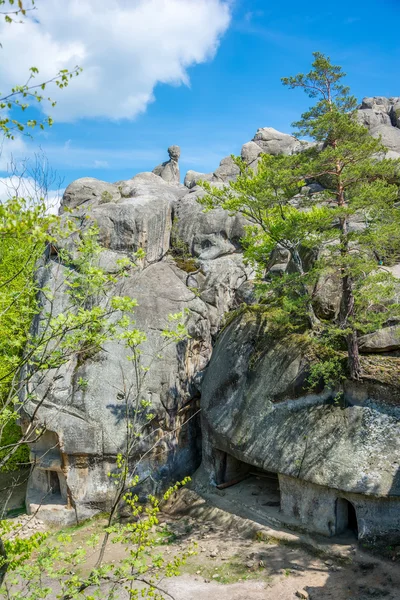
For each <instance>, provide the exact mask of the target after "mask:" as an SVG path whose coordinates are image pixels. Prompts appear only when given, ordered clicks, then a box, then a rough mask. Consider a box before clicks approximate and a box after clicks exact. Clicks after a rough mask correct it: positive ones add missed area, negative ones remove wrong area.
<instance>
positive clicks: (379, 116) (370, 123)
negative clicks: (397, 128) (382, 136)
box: [357, 108, 392, 129]
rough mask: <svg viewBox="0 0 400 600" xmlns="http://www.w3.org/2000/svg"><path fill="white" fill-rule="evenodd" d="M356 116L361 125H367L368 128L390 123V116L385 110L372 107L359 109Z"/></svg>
mask: <svg viewBox="0 0 400 600" xmlns="http://www.w3.org/2000/svg"><path fill="white" fill-rule="evenodd" d="M357 118H358V121H359V122H360V123H361V125H364V126H365V127H368V129H373V128H374V127H378V126H380V125H391V124H392V122H391V119H390V116H389V115H388V114H387V113H386V112H382V111H380V110H374V109H372V108H366V109H364V110H359V111H358V113H357Z"/></svg>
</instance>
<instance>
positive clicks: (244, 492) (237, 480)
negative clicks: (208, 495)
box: [216, 450, 281, 513]
mask: <svg viewBox="0 0 400 600" xmlns="http://www.w3.org/2000/svg"><path fill="white" fill-rule="evenodd" d="M216 459H217V462H218V463H219V469H218V477H217V482H216V483H217V488H218V489H219V490H224V494H225V498H226V499H227V500H228V501H232V502H233V503H235V504H239V505H240V506H241V507H242V508H244V509H249V510H251V511H256V512H257V513H262V512H265V511H266V510H275V511H277V510H278V511H279V510H280V506H281V494H280V488H279V479H278V473H275V472H272V471H265V470H264V469H261V468H259V467H255V466H253V465H251V464H249V463H246V462H243V461H241V460H239V459H237V458H235V457H234V456H232V455H230V454H228V453H226V452H222V451H219V450H217V451H216Z"/></svg>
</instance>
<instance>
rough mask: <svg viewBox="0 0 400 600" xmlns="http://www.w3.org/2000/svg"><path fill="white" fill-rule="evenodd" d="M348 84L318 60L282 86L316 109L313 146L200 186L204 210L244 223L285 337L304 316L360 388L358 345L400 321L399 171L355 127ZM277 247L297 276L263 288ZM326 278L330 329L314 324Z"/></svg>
mask: <svg viewBox="0 0 400 600" xmlns="http://www.w3.org/2000/svg"><path fill="white" fill-rule="evenodd" d="M343 77H344V73H343V72H342V70H341V68H340V67H338V66H334V65H332V64H331V62H330V60H329V58H327V57H325V56H324V55H322V54H320V53H315V54H314V62H313V64H312V69H311V71H310V72H309V73H308V74H306V75H303V74H300V75H297V76H295V77H289V78H284V79H283V83H284V84H285V85H287V86H289V87H291V88H297V87H300V88H303V89H304V90H305V92H306V93H308V95H309V96H310V97H311V98H315V99H316V104H315V105H314V106H313V107H312V108H310V110H309V111H307V112H305V113H304V114H303V115H302V117H301V120H300V121H299V122H298V123H295V126H296V127H297V129H298V131H299V134H300V135H306V136H308V137H309V138H311V140H312V141H314V142H315V143H314V144H309V145H308V147H306V148H305V149H303V150H302V151H301V152H299V153H298V154H295V155H293V156H288V157H286V156H269V155H268V156H267V155H264V156H262V157H261V158H260V160H259V162H258V165H257V168H256V170H255V172H253V170H252V169H250V168H249V167H247V166H246V165H245V164H244V163H243V161H242V160H241V159H235V160H236V164H237V165H239V167H240V175H239V177H238V178H237V180H236V181H231V182H229V185H228V186H224V187H223V188H222V189H218V188H216V187H212V186H210V184H207V183H203V184H202V185H203V187H204V188H205V190H206V192H207V194H206V196H205V197H204V198H202V199H200V202H201V203H202V204H203V205H205V206H206V208H207V209H211V208H215V207H222V208H225V209H226V210H229V211H231V212H233V213H241V214H242V215H243V216H244V217H246V218H247V219H248V221H249V226H248V227H247V233H246V236H245V238H244V240H243V244H244V248H245V258H247V259H248V260H249V261H250V262H251V263H253V264H254V265H255V266H256V267H257V270H258V272H257V275H258V289H259V292H260V293H261V296H262V302H263V303H264V304H265V307H266V310H269V311H270V314H271V317H272V315H274V316H276V306H277V305H279V314H280V319H281V320H280V323H281V324H284V323H285V324H286V326H287V327H288V328H289V329H290V328H293V325H296V326H300V327H301V321H303V323H304V318H303V317H304V316H305V315H307V317H308V321H309V325H310V326H311V331H310V337H312V338H313V340H314V341H315V343H318V344H319V345H320V348H322V347H325V349H326V350H327V351H328V356H329V352H330V356H331V357H333V359H332V365H333V368H334V369H335V370H337V369H338V365H339V363H340V361H339V360H338V358H337V354H336V353H337V352H340V351H341V350H342V349H343V348H345V349H346V350H347V356H348V374H349V376H350V377H351V378H352V379H354V380H358V379H360V378H361V376H362V373H361V366H360V358H359V348H358V337H359V335H360V334H361V333H365V332H369V331H372V330H374V329H377V328H379V327H381V326H382V325H384V324H385V323H387V322H388V321H389V320H390V318H392V317H394V316H396V315H398V314H399V312H400V311H399V305H398V304H397V303H396V302H395V300H394V298H395V288H396V280H395V278H394V277H393V276H392V274H391V273H390V270H388V269H386V268H385V267H387V266H390V265H391V262H393V261H395V260H396V258H397V257H398V256H399V255H400V210H399V209H398V207H397V202H398V200H399V182H400V177H399V174H400V165H399V161H395V160H388V159H386V158H384V157H385V151H386V149H385V147H384V146H383V144H382V143H381V141H380V140H379V139H374V138H373V137H371V135H370V134H369V132H368V130H367V129H366V128H365V127H363V126H361V125H360V124H359V123H358V121H357V118H356V112H355V111H356V107H357V102H356V99H355V98H354V97H353V96H351V95H350V92H349V89H348V88H347V87H345V86H343V85H342V79H343ZM305 182H307V183H310V182H318V183H320V184H321V185H322V186H323V188H324V191H323V192H320V193H318V194H309V191H308V190H307V192H305V191H304V190H305V189H307V188H304V183H305ZM276 246H279V247H283V248H285V249H287V250H288V251H289V252H290V255H291V269H290V271H291V272H290V271H289V273H286V274H285V275H284V276H283V278H281V279H278V280H275V281H274V280H272V281H265V277H264V274H265V270H266V267H267V265H268V261H269V257H270V252H271V250H272V249H273V248H274V247H276ZM306 255H307V256H308V258H309V260H308V261H307V267H306V268H305V267H304V260H303V259H302V257H304V256H306ZM310 256H311V257H314V258H312V259H310ZM323 277H325V278H326V277H333V278H337V279H338V280H339V283H340V285H339V289H338V294H340V296H341V306H340V311H339V314H338V316H337V318H336V319H335V320H333V321H328V320H321V319H316V318H315V315H313V312H312V307H313V293H314V291H315V289H316V285H317V283H318V280H319V279H320V278H323ZM305 309H306V310H305ZM310 317H311V318H310ZM325 367H326V365H325V366H322V365H321V372H325V373H326V372H327V371H326V368H325ZM315 372H317V370H316V371H315Z"/></svg>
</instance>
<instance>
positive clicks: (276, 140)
mask: <svg viewBox="0 0 400 600" xmlns="http://www.w3.org/2000/svg"><path fill="white" fill-rule="evenodd" d="M253 142H255V143H256V144H257V145H258V146H260V148H261V150H262V151H263V152H265V153H266V154H273V155H278V154H295V153H296V152H299V151H300V150H301V149H302V148H303V147H305V146H307V145H309V144H308V143H307V142H300V141H299V140H298V139H297V138H295V137H293V136H292V135H289V134H287V133H282V132H281V131H277V130H276V129H274V128H273V127H263V128H261V129H258V130H257V133H256V135H255V136H254V138H253Z"/></svg>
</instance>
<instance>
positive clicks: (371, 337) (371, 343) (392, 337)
mask: <svg viewBox="0 0 400 600" xmlns="http://www.w3.org/2000/svg"><path fill="white" fill-rule="evenodd" d="M359 348H360V351H361V352H391V351H393V350H400V325H391V326H389V327H384V328H383V329H378V331H374V332H373V333H369V334H367V335H363V336H361V337H360V339H359Z"/></svg>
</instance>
